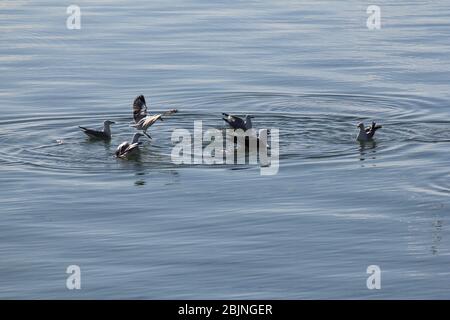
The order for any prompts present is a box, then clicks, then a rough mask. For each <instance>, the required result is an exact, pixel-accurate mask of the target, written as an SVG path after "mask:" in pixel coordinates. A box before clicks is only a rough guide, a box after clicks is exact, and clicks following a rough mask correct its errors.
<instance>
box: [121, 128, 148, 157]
mask: <svg viewBox="0 0 450 320" xmlns="http://www.w3.org/2000/svg"><path fill="white" fill-rule="evenodd" d="M142 136H143V134H142V133H139V132H138V133H135V134H134V136H133V140H132V141H131V143H129V142H128V141H125V142H122V143H121V144H120V145H119V146H118V147H117V150H116V157H117V158H128V157H130V156H132V155H135V154H136V153H137V152H139V145H140V144H142V142H139V138H140V137H142Z"/></svg>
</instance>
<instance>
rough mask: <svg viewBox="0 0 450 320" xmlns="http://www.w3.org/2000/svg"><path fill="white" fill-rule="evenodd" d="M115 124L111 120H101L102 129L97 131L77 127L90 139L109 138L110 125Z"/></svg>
mask: <svg viewBox="0 0 450 320" xmlns="http://www.w3.org/2000/svg"><path fill="white" fill-rule="evenodd" d="M112 124H115V122H113V121H109V120H106V121H105V122H103V130H102V131H97V130H92V129H87V128H84V127H79V128H80V129H81V130H83V132H84V133H85V134H86V135H87V136H88V137H89V138H91V139H99V140H111V127H110V126H111V125H112Z"/></svg>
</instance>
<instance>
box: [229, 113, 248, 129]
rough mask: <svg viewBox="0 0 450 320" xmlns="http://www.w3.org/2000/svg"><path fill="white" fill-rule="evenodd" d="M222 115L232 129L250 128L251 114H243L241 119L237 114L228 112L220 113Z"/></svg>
mask: <svg viewBox="0 0 450 320" xmlns="http://www.w3.org/2000/svg"><path fill="white" fill-rule="evenodd" d="M222 114H223V115H224V118H223V120H224V121H225V122H226V123H228V124H229V125H230V126H231V127H232V128H233V129H235V130H236V129H242V130H244V131H245V130H248V129H251V128H252V120H251V119H252V118H253V117H252V116H249V115H247V116H245V120H242V119H241V118H239V117H237V116H232V115H229V114H228V113H222Z"/></svg>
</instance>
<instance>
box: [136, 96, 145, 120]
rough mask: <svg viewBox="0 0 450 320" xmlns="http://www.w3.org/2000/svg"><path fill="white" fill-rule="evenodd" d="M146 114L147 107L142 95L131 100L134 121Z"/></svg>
mask: <svg viewBox="0 0 450 320" xmlns="http://www.w3.org/2000/svg"><path fill="white" fill-rule="evenodd" d="M146 116H147V107H146V102H145V98H144V96H143V95H140V96H138V97H136V99H134V102H133V119H134V122H136V123H137V122H139V121H140V120H141V119H142V118H144V117H146Z"/></svg>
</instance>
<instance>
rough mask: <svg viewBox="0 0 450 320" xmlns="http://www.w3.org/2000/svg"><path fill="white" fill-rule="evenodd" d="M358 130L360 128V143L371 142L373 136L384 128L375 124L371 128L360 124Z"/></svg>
mask: <svg viewBox="0 0 450 320" xmlns="http://www.w3.org/2000/svg"><path fill="white" fill-rule="evenodd" d="M358 128H359V134H358V138H357V140H359V141H370V140H372V138H373V136H374V135H375V132H376V131H377V130H378V129H381V128H382V126H380V125H377V124H376V123H375V122H372V125H371V126H370V127H367V128H366V127H365V126H364V123H362V122H361V123H359V124H358Z"/></svg>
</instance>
